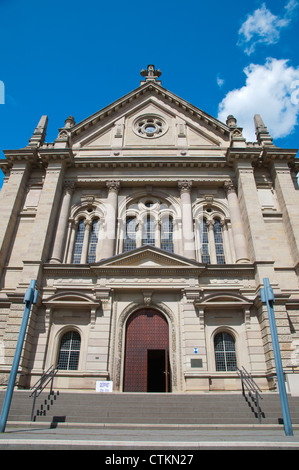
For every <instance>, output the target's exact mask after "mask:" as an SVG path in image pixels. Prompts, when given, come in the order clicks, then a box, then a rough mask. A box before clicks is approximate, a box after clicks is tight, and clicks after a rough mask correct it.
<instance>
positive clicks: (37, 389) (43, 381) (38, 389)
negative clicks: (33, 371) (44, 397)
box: [29, 366, 58, 421]
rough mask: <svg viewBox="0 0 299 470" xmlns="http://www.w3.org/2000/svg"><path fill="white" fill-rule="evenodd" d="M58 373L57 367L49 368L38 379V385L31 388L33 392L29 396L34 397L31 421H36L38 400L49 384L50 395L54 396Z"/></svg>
mask: <svg viewBox="0 0 299 470" xmlns="http://www.w3.org/2000/svg"><path fill="white" fill-rule="evenodd" d="M57 372H58V369H57V368H56V367H54V366H51V367H49V369H48V370H47V371H46V372H44V373H43V375H42V376H41V377H40V378H39V379H38V381H37V382H36V384H34V385H33V387H32V388H31V390H32V392H31V394H30V395H29V396H30V397H33V405H32V410H31V421H34V408H35V402H36V399H37V397H38V396H39V395H40V394H41V393H42V391H43V390H44V389H45V388H46V387H47V385H48V384H49V383H50V395H52V393H53V380H54V377H55V375H56V374H57Z"/></svg>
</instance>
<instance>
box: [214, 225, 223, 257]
mask: <svg viewBox="0 0 299 470" xmlns="http://www.w3.org/2000/svg"><path fill="white" fill-rule="evenodd" d="M214 240H215V249H216V259H217V264H225V256H224V249H223V238H222V228H221V223H220V220H218V219H215V220H214Z"/></svg>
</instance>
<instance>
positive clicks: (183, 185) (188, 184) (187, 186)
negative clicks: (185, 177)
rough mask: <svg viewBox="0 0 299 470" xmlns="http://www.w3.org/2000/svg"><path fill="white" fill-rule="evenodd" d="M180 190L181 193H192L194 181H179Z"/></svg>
mask: <svg viewBox="0 0 299 470" xmlns="http://www.w3.org/2000/svg"><path fill="white" fill-rule="evenodd" d="M178 188H179V190H180V192H183V191H190V190H191V188H192V181H179V182H178Z"/></svg>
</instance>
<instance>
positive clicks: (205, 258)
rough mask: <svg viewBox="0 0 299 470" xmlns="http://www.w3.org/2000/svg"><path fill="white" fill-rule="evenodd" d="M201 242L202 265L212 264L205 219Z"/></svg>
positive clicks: (204, 220) (202, 225)
mask: <svg viewBox="0 0 299 470" xmlns="http://www.w3.org/2000/svg"><path fill="white" fill-rule="evenodd" d="M200 242H201V261H202V263H206V264H210V263H211V260H210V251H209V234H208V226H207V221H206V219H203V221H202V224H201V231H200Z"/></svg>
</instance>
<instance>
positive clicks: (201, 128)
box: [70, 83, 230, 148]
mask: <svg viewBox="0 0 299 470" xmlns="http://www.w3.org/2000/svg"><path fill="white" fill-rule="evenodd" d="M149 115H153V116H157V117H161V119H162V120H164V123H165V129H166V132H163V133H162V135H161V136H157V137H159V138H154V139H146V138H145V139H142V138H141V137H147V136H146V135H139V134H138V132H137V131H136V128H134V126H135V127H136V119H137V118H138V117H141V118H142V117H143V116H149ZM70 132H71V139H72V143H73V145H74V146H75V147H77V148H80V147H81V148H82V147H84V148H88V147H90V148H95V147H109V146H112V147H115V146H119V147H121V146H126V145H128V146H132V145H133V146H134V145H135V146H151V145H152V144H153V145H155V146H162V147H163V146H164V145H165V146H166V145H170V146H176V145H181V144H182V142H181V141H179V142H178V140H179V139H185V140H186V144H187V145H189V146H194V145H199V146H207V145H208V146H212V145H213V146H215V145H216V146H220V145H223V144H224V143H225V142H228V141H229V136H230V130H229V128H228V127H227V125H226V124H224V123H221V122H220V121H218V120H217V119H215V118H213V117H212V116H210V115H208V114H207V113H205V112H204V111H202V110H200V109H199V108H196V107H195V106H193V105H191V104H190V103H188V102H187V101H185V100H183V99H181V98H179V97H178V96H177V95H175V94H173V93H171V92H169V91H168V90H166V89H165V88H162V87H161V86H160V85H157V84H155V83H146V84H145V85H143V86H140V87H139V88H137V89H136V90H134V91H132V92H131V93H129V94H127V95H125V96H124V97H122V98H120V99H119V100H117V101H115V102H114V103H112V104H111V105H109V106H107V107H106V108H104V109H102V110H100V111H98V112H97V113H95V114H93V115H92V116H90V117H88V118H87V119H85V120H83V121H82V122H80V123H78V124H76V125H75V126H74V127H73V128H72V129H71V131H70ZM188 141H190V143H188Z"/></svg>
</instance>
